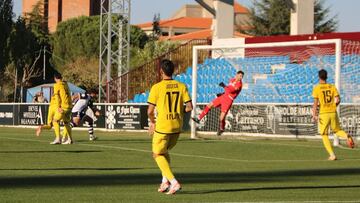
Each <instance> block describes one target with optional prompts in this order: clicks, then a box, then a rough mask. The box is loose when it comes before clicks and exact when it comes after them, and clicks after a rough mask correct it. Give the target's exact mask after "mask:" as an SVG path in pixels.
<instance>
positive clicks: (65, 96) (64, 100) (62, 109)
mask: <svg viewBox="0 0 360 203" xmlns="http://www.w3.org/2000/svg"><path fill="white" fill-rule="evenodd" d="M54 79H55V84H54V99H55V101H54V105H55V109H56V111H55V115H54V118H53V125H54V131H55V136H56V138H55V140H54V141H53V142H51V143H50V144H61V139H60V124H59V121H60V120H62V121H63V122H64V131H63V136H64V137H65V140H66V141H65V142H63V143H62V144H72V138H71V127H70V119H71V108H72V101H71V94H70V90H69V87H68V85H67V83H66V82H65V81H62V76H61V74H59V73H57V74H55V75H54Z"/></svg>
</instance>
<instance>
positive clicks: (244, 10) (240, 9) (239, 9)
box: [234, 1, 250, 13]
mask: <svg viewBox="0 0 360 203" xmlns="http://www.w3.org/2000/svg"><path fill="white" fill-rule="evenodd" d="M234 12H235V13H250V11H249V9H248V8H246V7H244V6H242V5H241V4H239V3H238V2H236V1H235V2H234Z"/></svg>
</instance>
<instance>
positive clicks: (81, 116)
mask: <svg viewBox="0 0 360 203" xmlns="http://www.w3.org/2000/svg"><path fill="white" fill-rule="evenodd" d="M84 116H85V112H83V111H82V112H79V111H78V112H72V114H71V117H72V118H75V117H78V118H80V120H81V119H82V118H84Z"/></svg>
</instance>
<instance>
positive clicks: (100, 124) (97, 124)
mask: <svg viewBox="0 0 360 203" xmlns="http://www.w3.org/2000/svg"><path fill="white" fill-rule="evenodd" d="M94 106H95V108H96V109H97V110H98V111H99V112H100V115H99V116H95V115H94V116H95V117H96V119H95V120H94V125H93V127H94V128H105V104H94ZM94 113H95V112H94ZM86 126H88V124H87V123H86V122H84V121H82V122H81V123H80V127H86Z"/></svg>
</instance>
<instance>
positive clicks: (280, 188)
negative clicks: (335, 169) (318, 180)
mask: <svg viewBox="0 0 360 203" xmlns="http://www.w3.org/2000/svg"><path fill="white" fill-rule="evenodd" d="M339 188H360V185H334V186H329V185H323V186H284V187H276V186H275V187H255V188H237V189H219V190H199V191H183V192H181V193H182V194H197V195H199V194H211V193H226V192H247V191H264V190H314V189H339Z"/></svg>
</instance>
